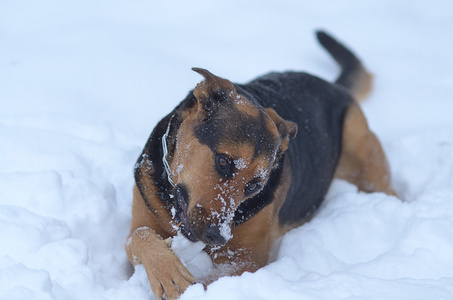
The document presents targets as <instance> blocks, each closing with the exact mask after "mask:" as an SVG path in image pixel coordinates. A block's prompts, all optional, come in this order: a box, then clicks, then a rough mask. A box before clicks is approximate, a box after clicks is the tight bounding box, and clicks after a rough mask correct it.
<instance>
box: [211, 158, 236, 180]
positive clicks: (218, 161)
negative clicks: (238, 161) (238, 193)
mask: <svg viewBox="0 0 453 300" xmlns="http://www.w3.org/2000/svg"><path fill="white" fill-rule="evenodd" d="M215 166H216V170H217V172H218V173H219V174H220V175H222V176H224V177H227V178H229V177H232V176H233V171H234V170H233V169H234V166H233V163H232V162H231V159H229V158H228V157H227V156H226V155H223V154H217V155H216V157H215Z"/></svg>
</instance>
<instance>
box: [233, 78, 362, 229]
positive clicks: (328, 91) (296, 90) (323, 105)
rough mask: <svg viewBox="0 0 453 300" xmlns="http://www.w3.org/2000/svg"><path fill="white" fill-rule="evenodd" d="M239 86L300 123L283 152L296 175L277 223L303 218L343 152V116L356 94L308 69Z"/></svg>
mask: <svg viewBox="0 0 453 300" xmlns="http://www.w3.org/2000/svg"><path fill="white" fill-rule="evenodd" d="M241 87H242V88H243V89H244V90H245V91H247V92H248V93H249V94H250V95H253V97H255V98H256V100H257V101H258V102H259V103H260V104H261V105H262V106H264V107H272V108H274V109H275V110H276V111H277V113H278V114H279V115H280V116H281V117H282V118H284V119H286V120H290V121H293V122H295V123H296V124H297V125H298V134H297V136H296V138H295V139H293V140H291V141H290V142H289V148H288V150H287V151H286V153H285V155H286V156H288V159H289V162H290V164H291V172H292V175H291V186H290V190H289V192H288V195H287V197H286V200H285V203H284V204H283V206H282V208H281V210H280V214H279V222H280V224H281V225H285V224H291V223H297V222H300V221H301V220H302V219H303V218H305V217H306V216H307V215H308V214H310V213H311V212H312V211H313V210H314V209H315V208H316V207H318V206H319V205H320V204H321V202H322V200H323V198H324V196H325V194H326V193H327V190H328V188H329V186H330V183H331V181H332V178H333V175H334V172H335V169H336V166H337V164H338V159H339V157H340V152H341V138H342V128H343V119H344V114H345V111H346V108H347V107H348V106H349V105H350V104H351V103H352V101H353V98H352V96H351V95H350V94H349V92H348V91H347V90H346V89H344V88H343V87H341V86H337V85H333V84H331V83H329V82H326V81H324V80H322V79H319V78H317V77H314V76H311V75H309V74H306V73H295V72H286V73H271V74H268V75H265V76H263V77H260V78H258V79H256V80H254V81H252V82H250V83H249V84H246V85H241Z"/></svg>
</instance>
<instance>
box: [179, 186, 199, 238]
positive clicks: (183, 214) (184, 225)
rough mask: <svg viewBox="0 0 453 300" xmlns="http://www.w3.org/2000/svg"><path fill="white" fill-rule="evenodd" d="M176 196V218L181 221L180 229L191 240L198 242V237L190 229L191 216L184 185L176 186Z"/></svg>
mask: <svg viewBox="0 0 453 300" xmlns="http://www.w3.org/2000/svg"><path fill="white" fill-rule="evenodd" d="M175 196H176V215H175V219H176V221H177V222H178V223H179V225H178V226H179V230H180V231H181V233H182V234H183V235H184V236H185V237H186V238H187V239H188V240H190V241H192V242H196V241H198V239H197V238H196V237H195V236H194V235H193V233H192V232H191V231H190V225H189V217H188V216H187V207H188V195H187V191H186V190H185V188H184V187H181V186H177V187H176V188H175Z"/></svg>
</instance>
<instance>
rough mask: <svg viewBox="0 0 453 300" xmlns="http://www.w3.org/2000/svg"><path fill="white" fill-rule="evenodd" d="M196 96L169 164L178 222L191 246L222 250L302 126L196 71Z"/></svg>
mask: <svg viewBox="0 0 453 300" xmlns="http://www.w3.org/2000/svg"><path fill="white" fill-rule="evenodd" d="M194 71H196V72H198V73H200V74H202V75H203V76H204V77H205V80H204V81H203V82H201V83H199V84H198V85H197V87H196V88H195V90H194V91H193V94H194V97H195V98H196V104H195V105H194V106H193V107H192V108H191V109H189V111H188V112H187V113H186V115H185V117H184V120H183V122H182V124H181V127H180V129H179V131H178V134H177V137H176V149H175V152H174V155H173V159H172V161H171V163H170V169H171V176H172V178H173V181H174V182H175V184H176V187H175V193H174V194H175V202H176V214H175V219H176V221H178V222H179V223H180V224H181V225H180V228H181V232H182V233H183V234H184V235H185V236H186V237H187V238H189V239H190V240H192V241H198V240H200V241H203V242H204V243H206V244H211V245H223V244H225V243H226V242H227V241H228V240H229V239H230V238H231V226H232V221H233V217H234V213H235V211H236V209H237V208H238V206H239V205H240V204H241V203H242V202H243V201H246V200H247V199H249V198H251V197H253V196H255V195H257V194H258V193H260V191H261V190H262V188H263V187H264V186H265V185H266V182H267V180H268V178H269V175H270V173H271V171H272V169H273V168H275V167H276V161H277V158H278V157H279V156H280V155H281V154H282V153H283V152H284V151H285V150H286V149H287V147H288V142H289V137H294V136H295V134H296V132H297V126H296V125H295V124H294V123H292V122H289V121H285V120H283V119H282V118H281V117H280V116H279V115H278V114H277V113H276V112H275V111H274V110H273V109H264V108H262V107H261V106H259V105H258V104H257V103H254V101H253V100H251V99H248V97H247V96H246V95H245V93H242V92H241V93H238V91H237V88H236V87H235V86H234V85H233V84H232V83H231V82H229V81H228V80H225V79H222V78H219V77H217V76H215V75H213V74H211V73H209V72H208V71H206V70H203V69H194Z"/></svg>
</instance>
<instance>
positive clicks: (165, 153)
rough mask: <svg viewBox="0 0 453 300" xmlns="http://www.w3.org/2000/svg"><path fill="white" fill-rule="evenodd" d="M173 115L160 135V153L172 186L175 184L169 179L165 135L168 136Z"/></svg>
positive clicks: (169, 172) (169, 177)
mask: <svg viewBox="0 0 453 300" xmlns="http://www.w3.org/2000/svg"><path fill="white" fill-rule="evenodd" d="M173 117H174V115H172V116H171V118H170V121H169V122H168V126H167V130H166V131H165V133H164V135H163V136H162V153H163V155H162V163H163V164H164V169H165V172H166V173H167V178H168V182H170V184H171V185H172V186H173V187H175V186H176V184H175V182H174V181H173V180H172V179H171V171H170V165H169V164H168V161H167V154H168V148H167V137H168V133H169V132H170V125H171V121H172V120H173Z"/></svg>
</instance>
